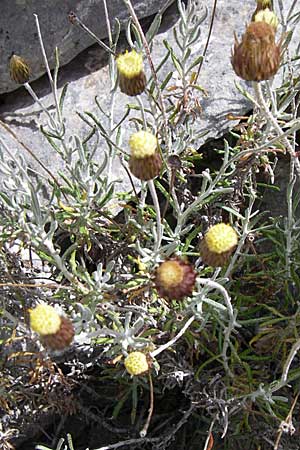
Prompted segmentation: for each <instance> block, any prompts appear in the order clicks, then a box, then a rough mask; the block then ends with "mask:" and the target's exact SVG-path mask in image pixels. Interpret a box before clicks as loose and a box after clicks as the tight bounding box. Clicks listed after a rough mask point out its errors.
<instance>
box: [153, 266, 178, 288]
mask: <svg viewBox="0 0 300 450" xmlns="http://www.w3.org/2000/svg"><path fill="white" fill-rule="evenodd" d="M157 275H158V278H159V281H160V284H161V285H162V286H164V288H166V289H169V288H171V287H173V286H176V285H178V284H180V283H181V282H182V279H183V269H182V267H181V265H180V264H179V263H178V262H177V261H176V260H174V261H173V260H171V261H165V262H163V263H162V264H161V265H160V266H159V268H158V269H157Z"/></svg>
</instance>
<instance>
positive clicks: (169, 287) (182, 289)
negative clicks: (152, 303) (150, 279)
mask: <svg viewBox="0 0 300 450" xmlns="http://www.w3.org/2000/svg"><path fill="white" fill-rule="evenodd" d="M196 275H197V274H196V272H195V270H194V268H193V267H192V266H191V265H190V264H189V263H188V262H186V261H184V260H182V259H180V258H177V257H175V258H171V259H169V260H167V261H164V262H163V263H161V264H160V266H159V267H158V269H157V270H156V273H155V287H156V289H157V292H158V293H159V295H160V296H161V297H163V298H166V299H168V300H173V299H175V300H180V299H182V298H184V297H186V296H187V295H191V294H192V292H193V289H194V285H195V280H196Z"/></svg>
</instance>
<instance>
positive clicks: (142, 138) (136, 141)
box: [129, 131, 157, 159]
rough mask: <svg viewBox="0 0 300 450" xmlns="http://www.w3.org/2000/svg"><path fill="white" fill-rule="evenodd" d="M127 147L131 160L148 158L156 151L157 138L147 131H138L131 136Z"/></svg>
mask: <svg viewBox="0 0 300 450" xmlns="http://www.w3.org/2000/svg"><path fill="white" fill-rule="evenodd" d="M129 146H130V150H131V156H132V157H133V158H137V159H142V158H148V157H149V156H153V155H154V154H155V153H156V151H157V138H156V136H154V134H152V133H149V132H148V131H138V132H137V133H134V134H132V135H131V137H130V139H129Z"/></svg>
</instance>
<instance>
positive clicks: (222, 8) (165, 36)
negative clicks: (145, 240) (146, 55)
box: [0, 0, 291, 191]
mask: <svg viewBox="0 0 300 450" xmlns="http://www.w3.org/2000/svg"><path fill="white" fill-rule="evenodd" d="M65 3H68V2H67V1H66V2H65ZM198 3H200V6H201V5H202V6H203V5H204V4H206V2H201V1H200V2H198ZM290 3H291V1H287V6H286V7H287V8H289V4H290ZM254 8H255V0H249V1H248V2H242V3H241V2H240V1H239V0H233V1H231V2H230V5H228V1H227V0H219V1H218V6H217V12H216V17H215V23H214V27H213V32H212V36H211V40H210V44H209V47H208V52H207V55H206V58H205V61H204V63H203V66H202V69H201V73H200V76H199V79H198V83H199V84H200V85H201V86H202V87H203V88H204V89H206V91H207V93H208V96H207V97H205V96H203V95H202V94H201V93H199V96H198V100H199V102H200V104H201V107H202V113H201V115H200V116H199V117H198V118H197V119H196V121H195V123H194V125H193V131H194V133H195V134H197V133H201V132H202V131H205V130H206V131H207V132H208V133H207V134H206V135H205V137H204V138H202V139H199V142H197V144H198V147H200V145H202V144H203V143H204V142H205V141H206V140H207V139H208V138H217V137H220V136H222V135H224V133H226V132H228V131H229V130H230V129H232V128H233V126H234V125H236V124H237V122H238V121H234V120H228V118H227V115H228V114H233V115H237V116H238V115H243V114H244V113H245V112H247V111H249V109H251V107H252V104H251V103H250V102H249V101H247V100H245V98H244V97H243V96H242V95H241V94H240V92H239V91H238V90H237V88H236V86H235V82H238V83H240V84H242V85H243V81H242V80H240V79H238V77H237V76H236V75H235V73H234V71H233V69H232V67H231V62H230V55H231V48H232V45H233V41H234V38H233V34H234V31H235V32H236V33H237V34H238V35H241V34H242V33H243V32H244V30H245V23H247V22H248V21H249V18H250V17H251V14H252V12H253V10H254ZM168 14H169V15H168V18H167V22H166V23H164V27H163V31H162V32H161V33H160V34H159V35H157V37H156V38H155V40H154V43H153V50H152V57H153V61H154V64H156V65H157V64H158V63H159V62H160V61H161V59H162V57H163V56H164V55H165V52H166V49H165V46H164V44H163V41H164V40H167V41H168V42H169V43H170V45H172V46H173V47H174V48H176V43H175V41H174V37H173V32H172V29H171V28H170V26H169V22H171V23H172V24H173V22H174V17H175V18H178V13H177V9H176V7H175V4H174V7H173V9H171V10H170V12H169V13H168ZM210 17H211V10H209V14H208V17H207V19H206V20H205V22H204V23H203V24H202V25H201V27H202V33H201V36H200V38H199V40H198V41H197V42H196V43H195V45H194V47H193V51H192V53H193V55H194V56H195V57H196V56H198V55H201V54H202V52H203V48H204V46H205V42H206V37H207V32H208V28H209V23H210ZM94 29H95V28H94ZM82 33H83V32H82ZM46 34H47V33H46ZM123 46H124V47H125V46H126V43H125V42H124V40H123ZM40 60H41V59H40ZM107 62H108V56H107V54H106V53H105V52H104V51H103V50H102V49H100V48H99V47H98V46H95V45H94V46H92V47H90V48H89V49H87V50H85V52H83V53H82V54H81V55H79V56H77V57H76V58H75V59H74V60H73V61H72V62H70V63H69V64H68V65H66V66H65V67H62V68H61V70H60V74H59V86H60V88H59V92H60V93H61V90H62V86H63V85H64V84H65V83H66V82H69V88H68V92H67V96H66V100H65V109H64V115H65V117H66V129H67V133H68V135H69V136H70V135H72V134H77V135H79V136H84V135H86V133H87V131H88V127H87V125H86V123H84V122H83V121H82V120H81V119H80V117H79V116H78V114H77V111H78V112H81V113H83V112H85V111H89V112H91V113H93V114H94V115H95V116H97V117H98V118H99V119H100V120H101V121H102V122H103V123H104V124H105V119H104V116H103V114H102V113H101V112H100V111H99V109H98V107H97V105H96V103H95V96H97V97H98V101H99V103H100V104H101V106H102V109H103V110H104V111H109V110H110V107H111V98H110V82H109V68H108V65H107ZM145 65H146V72H147V75H148V76H149V74H150V70H149V67H148V64H147V61H146V62H145ZM172 69H173V70H174V68H173V67H172V64H171V62H169V61H168V62H167V63H166V65H165V67H164V68H163V70H162V71H161V72H160V74H159V75H160V78H161V79H163V78H164V76H165V75H166V74H167V73H168V72H169V71H170V70H172ZM173 81H174V80H171V81H170V84H172V82H173ZM32 86H33V88H34V89H35V91H36V92H37V93H38V95H39V96H40V98H41V101H42V102H43V104H44V105H45V106H46V107H47V108H49V110H50V111H51V110H52V109H53V98H52V95H51V94H49V84H48V82H47V79H46V77H44V78H43V79H40V80H38V81H36V82H34V83H33V84H32ZM244 86H246V85H245V84H244ZM144 95H145V94H143V96H144ZM2 101H3V104H2V105H0V115H1V117H2V120H4V121H5V122H6V123H7V124H8V125H9V126H10V127H11V129H12V130H13V131H14V132H16V133H17V134H18V135H19V137H20V138H21V139H22V140H23V141H24V142H25V143H26V144H27V145H28V146H29V147H30V148H31V149H32V150H33V151H34V152H35V154H36V155H37V156H38V157H39V158H40V159H41V160H42V161H43V163H44V164H45V165H46V166H48V167H51V170H52V171H53V172H54V173H57V171H58V170H64V164H63V162H62V160H61V158H60V157H59V156H58V154H57V153H55V151H54V150H53V149H52V148H51V147H50V146H49V144H48V142H47V141H46V140H45V138H44V137H43V136H42V135H41V133H40V131H39V124H45V122H46V117H45V114H44V113H43V112H41V109H40V107H39V106H38V105H37V104H33V103H32V100H31V98H30V97H29V95H28V93H27V92H26V91H25V90H24V88H22V89H20V90H19V91H17V92H14V93H11V94H7V95H6V96H4V97H3V98H2ZM136 102H137V100H136V99H135V98H129V97H127V96H126V95H124V94H122V93H121V92H120V91H118V93H117V95H116V97H115V113H114V121H115V123H118V121H119V120H120V119H121V118H122V117H123V114H124V111H125V110H126V105H127V104H128V103H131V104H135V103H136ZM135 115H137V114H135ZM124 125H125V126H124V127H123V129H124V130H123V131H124V133H123V142H122V143H121V144H120V145H121V146H122V147H123V149H124V150H125V151H126V150H127V149H128V146H127V142H128V137H129V134H130V132H131V130H134V129H135V128H134V124H133V123H132V121H130V120H127V122H126V123H125V124H124ZM0 132H2V130H1V129H0ZM4 138H5V141H6V142H7V144H8V146H9V147H10V148H11V149H16V151H19V152H22V154H24V150H23V149H22V148H21V147H16V143H15V142H14V141H13V140H12V139H11V137H10V136H9V135H8V134H7V133H5V136H4ZM102 151H103V146H102V148H101V146H99V148H98V150H97V153H96V154H95V158H97V159H98V160H101V159H102V157H103V153H102ZM24 156H25V158H26V159H27V160H28V161H29V165H31V166H33V167H34V168H35V169H37V170H41V168H40V167H39V166H38V165H37V164H36V162H35V161H32V159H31V158H30V157H28V155H27V154H25V155H24ZM112 173H113V176H114V177H115V178H117V179H119V180H122V183H121V184H120V190H123V191H124V190H127V189H129V190H131V184H130V182H129V179H128V175H127V174H126V172H125V170H124V168H123V166H122V165H121V164H120V160H119V158H116V159H115V160H114V163H113V168H112Z"/></svg>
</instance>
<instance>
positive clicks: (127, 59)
mask: <svg viewBox="0 0 300 450" xmlns="http://www.w3.org/2000/svg"><path fill="white" fill-rule="evenodd" d="M116 62H117V68H118V72H119V85H120V89H121V92H123V93H124V94H127V95H130V96H134V95H139V94H141V93H142V92H144V90H145V87H146V76H145V72H144V65H143V55H142V54H141V53H137V52H136V51H135V50H131V51H130V52H128V50H126V52H125V53H123V54H121V55H119V56H117V58H116Z"/></svg>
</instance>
